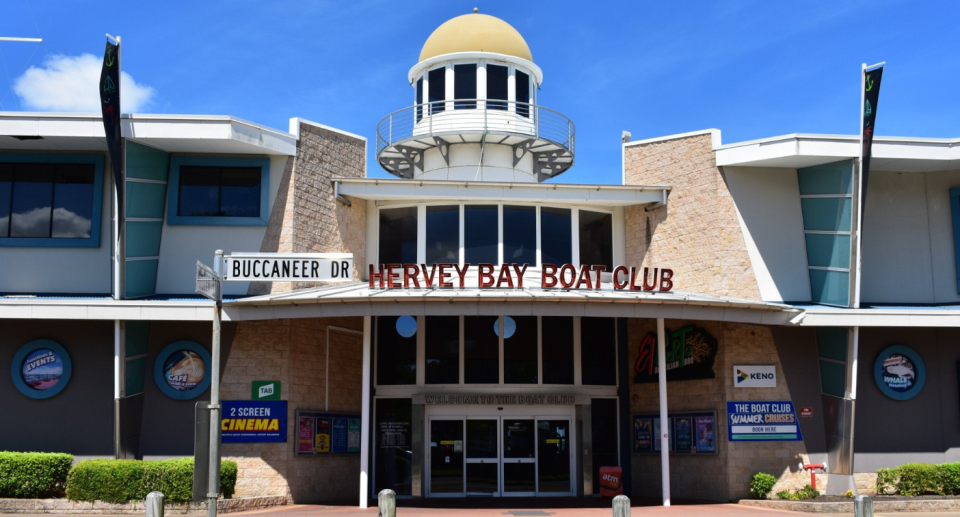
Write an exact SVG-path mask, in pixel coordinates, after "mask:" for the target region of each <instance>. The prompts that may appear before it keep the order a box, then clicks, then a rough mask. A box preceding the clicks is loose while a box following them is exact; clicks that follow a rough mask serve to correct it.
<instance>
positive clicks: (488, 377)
mask: <svg viewBox="0 0 960 517" xmlns="http://www.w3.org/2000/svg"><path fill="white" fill-rule="evenodd" d="M499 324H500V323H499V318H497V317H496V316H464V318H463V361H464V365H465V367H464V369H463V376H464V380H463V381H464V383H466V384H498V383H499V382H500V339H499V337H498V332H499Z"/></svg>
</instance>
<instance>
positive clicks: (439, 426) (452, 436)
mask: <svg viewBox="0 0 960 517" xmlns="http://www.w3.org/2000/svg"><path fill="white" fill-rule="evenodd" d="M430 494H431V495H463V419H457V420H431V421H430Z"/></svg>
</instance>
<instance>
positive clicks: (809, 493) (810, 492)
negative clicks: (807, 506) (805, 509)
mask: <svg viewBox="0 0 960 517" xmlns="http://www.w3.org/2000/svg"><path fill="white" fill-rule="evenodd" d="M818 497H820V492H818V491H816V490H814V489H813V487H812V486H810V485H805V486H804V487H803V488H801V489H799V490H797V499H816V498H818Z"/></svg>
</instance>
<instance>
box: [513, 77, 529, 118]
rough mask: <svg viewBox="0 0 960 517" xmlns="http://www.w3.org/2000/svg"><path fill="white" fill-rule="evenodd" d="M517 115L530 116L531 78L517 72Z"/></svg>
mask: <svg viewBox="0 0 960 517" xmlns="http://www.w3.org/2000/svg"><path fill="white" fill-rule="evenodd" d="M516 74H517V77H516V82H517V113H518V114H519V115H522V116H524V117H529V116H530V106H528V104H529V103H530V76H529V75H527V74H525V73H523V72H521V71H519V70H517V71H516Z"/></svg>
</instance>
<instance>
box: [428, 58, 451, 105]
mask: <svg viewBox="0 0 960 517" xmlns="http://www.w3.org/2000/svg"><path fill="white" fill-rule="evenodd" d="M427 82H429V83H430V87H429V91H428V92H427V95H428V100H429V101H430V113H436V112H438V111H443V110H444V105H443V102H438V101H443V100H444V99H445V98H446V90H447V69H446V68H437V69H436V70H430V75H429V77H428V78H427Z"/></svg>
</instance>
